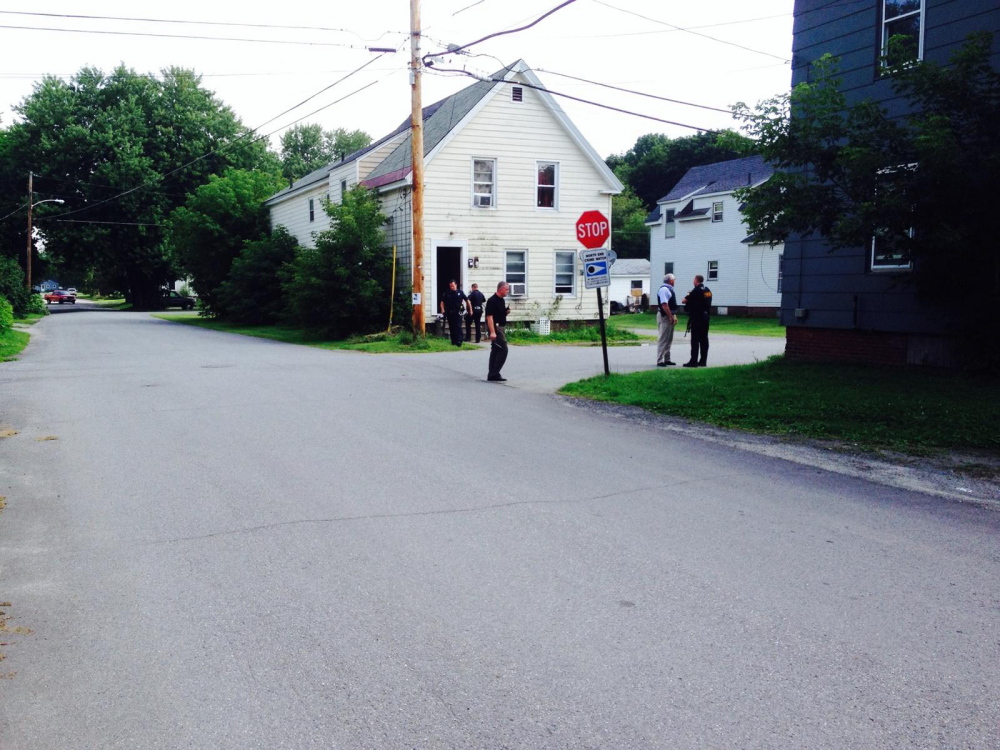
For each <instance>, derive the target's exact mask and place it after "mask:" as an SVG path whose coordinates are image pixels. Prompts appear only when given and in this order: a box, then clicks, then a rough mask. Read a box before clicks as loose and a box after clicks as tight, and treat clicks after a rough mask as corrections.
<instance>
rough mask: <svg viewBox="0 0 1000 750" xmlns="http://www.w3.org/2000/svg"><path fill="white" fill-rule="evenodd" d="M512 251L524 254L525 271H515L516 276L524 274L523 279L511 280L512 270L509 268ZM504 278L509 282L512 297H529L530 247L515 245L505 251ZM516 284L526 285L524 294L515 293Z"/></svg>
mask: <svg viewBox="0 0 1000 750" xmlns="http://www.w3.org/2000/svg"><path fill="white" fill-rule="evenodd" d="M512 253H520V254H521V255H523V256H524V271H523V273H522V272H515V274H514V275H515V276H523V277H524V278H523V280H521V281H511V280H510V276H511V272H510V271H509V270H508V264H509V259H510V256H511V254H512ZM503 280H504V281H506V282H507V285H508V286H510V296H511V297H518V298H522V297H527V296H528V249H527V248H525V247H514V248H510V249H507V250H504V251H503ZM514 284H522V285H523V286H524V294H515V293H514Z"/></svg>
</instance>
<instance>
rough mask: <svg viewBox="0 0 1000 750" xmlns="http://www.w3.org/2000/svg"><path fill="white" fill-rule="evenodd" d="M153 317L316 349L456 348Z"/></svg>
mask: <svg viewBox="0 0 1000 750" xmlns="http://www.w3.org/2000/svg"><path fill="white" fill-rule="evenodd" d="M153 317H154V318H160V319H162V320H169V321H171V322H172V323H184V324H186V325H191V326H198V327H199V328H209V329H211V330H213V331H223V332H224V333H238V334H240V335H242V336H255V337H257V338H262V339H271V340H272V341H283V342H285V343H286V344H301V345H303V346H314V347H317V348H319V349H351V350H355V351H361V352H368V353H369V354H400V353H425V352H449V351H451V352H454V351H458V348H457V347H454V346H452V345H451V341H449V340H448V339H444V338H436V337H428V338H424V339H416V340H414V339H413V337H412V336H410V335H408V334H406V333H402V334H395V335H392V336H389V335H387V334H375V335H373V336H358V337H355V338H351V339H347V340H344V341H324V340H321V339H316V338H313V337H310V336H309V335H308V334H307V333H306V332H305V331H303V330H302V329H300V328H290V327H286V326H238V325H233V324H232V323H225V322H223V321H221V320H211V319H209V318H201V317H198V315H197V314H196V313H155V314H154V315H153Z"/></svg>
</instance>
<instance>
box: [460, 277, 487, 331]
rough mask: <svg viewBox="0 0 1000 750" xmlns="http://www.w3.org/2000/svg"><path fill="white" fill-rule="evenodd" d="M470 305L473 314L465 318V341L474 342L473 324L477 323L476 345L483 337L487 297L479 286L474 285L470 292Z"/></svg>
mask: <svg viewBox="0 0 1000 750" xmlns="http://www.w3.org/2000/svg"><path fill="white" fill-rule="evenodd" d="M469 304H470V305H471V306H472V314H471V315H466V316H465V340H466V341H471V340H472V323H473V321H475V323H476V343H477V344H478V343H479V339H480V337H481V336H482V330H483V306H484V305H485V304H486V295H485V294H483V293H482V292H481V291H479V284H473V285H472V291H471V292H469Z"/></svg>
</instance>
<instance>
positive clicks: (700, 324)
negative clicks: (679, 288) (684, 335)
mask: <svg viewBox="0 0 1000 750" xmlns="http://www.w3.org/2000/svg"><path fill="white" fill-rule="evenodd" d="M683 302H684V307H685V309H686V310H687V314H688V325H689V326H691V361H690V362H685V363H684V367H705V366H706V365H707V364H708V321H709V313H710V312H711V310H712V290H711V289H709V288H708V287H707V286H705V277H704V276H702V275H701V274H699V275H698V276H695V277H694V289H692V290H691V291H690V292H688V293H687V297H685V298H684V300H683Z"/></svg>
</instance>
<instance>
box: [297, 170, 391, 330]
mask: <svg viewBox="0 0 1000 750" xmlns="http://www.w3.org/2000/svg"><path fill="white" fill-rule="evenodd" d="M326 210H327V213H329V214H330V218H331V225H332V228H331V229H328V230H327V231H325V232H320V233H319V234H318V235H317V236H316V247H315V248H302V249H300V250H299V252H298V255H297V256H296V257H295V261H294V262H293V263H292V265H291V268H290V272H289V274H288V275H287V277H286V278H285V279H284V280H283V287H284V290H285V296H286V298H287V300H288V317H289V319H290V322H292V323H293V324H295V325H299V326H302V327H303V328H305V329H306V330H308V331H310V332H312V333H313V334H315V335H317V336H321V337H323V338H328V339H344V338H347V337H348V336H351V335H353V334H364V333H373V332H375V331H378V330H381V329H383V328H384V327H385V326H386V324H387V323H388V321H389V298H390V287H391V285H392V253H391V252H388V251H386V249H385V247H384V244H383V242H384V235H383V233H382V225H383V224H385V222H386V218H385V215H384V214H383V213H382V211H381V206H380V204H379V200H378V198H377V196H376V195H375V194H374V193H372V192H371V191H369V190H366V189H364V188H363V187H356V188H354V189H353V190H351V191H350V192H348V193H347V194H345V195H344V199H343V203H341V204H327V206H326ZM401 313H402V311H401Z"/></svg>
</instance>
